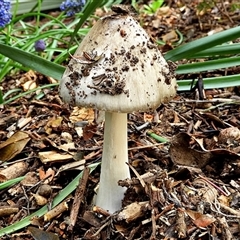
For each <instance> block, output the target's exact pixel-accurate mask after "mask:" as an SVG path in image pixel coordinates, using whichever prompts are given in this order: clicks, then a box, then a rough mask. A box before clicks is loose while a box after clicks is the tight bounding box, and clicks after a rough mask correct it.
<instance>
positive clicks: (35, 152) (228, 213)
mask: <svg viewBox="0 0 240 240" xmlns="http://www.w3.org/2000/svg"><path fill="white" fill-rule="evenodd" d="M165 2H166V3H167V4H166V6H165V7H164V8H162V9H160V10H159V11H158V12H157V13H156V14H154V15H152V16H150V15H147V14H144V13H142V14H141V15H140V16H138V19H139V20H140V22H142V24H143V27H144V28H145V29H146V30H147V31H148V33H149V34H151V35H152V37H153V38H154V39H155V40H162V39H164V40H165V41H166V44H165V45H164V46H161V50H162V51H163V52H166V51H167V50H169V49H171V48H174V47H175V46H177V45H178V44H180V43H182V42H189V41H192V40H194V39H198V38H200V37H203V36H206V35H208V34H212V33H215V32H218V31H222V30H224V29H228V28H231V27H233V26H237V25H239V21H240V18H239V10H235V11H230V7H231V6H230V5H229V4H228V2H225V1H217V2H219V3H218V4H215V5H214V6H211V7H209V8H203V9H201V11H200V9H199V8H200V6H201V5H200V3H199V1H186V0H185V1H183V0H182V1H165ZM233 2H234V1H230V3H233ZM99 14H102V11H99ZM176 29H177V30H178V31H179V32H180V33H181V34H182V35H183V36H184V38H183V39H180V35H179V33H178V32H177V31H176ZM179 41H181V42H179ZM231 71H235V72H237V71H239V69H237V68H235V69H229V70H228V71H217V72H211V73H210V74H211V76H214V74H227V73H228V72H231ZM208 74H209V73H208ZM185 77H186V76H177V78H178V79H183V78H185ZM188 78H189V79H191V78H192V79H195V78H196V76H191V75H188ZM199 81H201V78H199ZM26 82H29V84H30V85H31V84H33V82H34V83H35V84H36V85H37V86H42V85H44V84H48V83H52V82H53V79H51V78H48V77H46V76H42V75H41V74H39V73H36V72H33V71H29V72H27V73H16V74H14V75H9V76H7V77H6V78H5V80H4V81H3V82H2V89H3V92H7V91H9V90H10V89H15V88H19V87H20V88H23V87H24V86H25V87H26V85H24V84H25V83H26ZM201 91H202V94H203V96H204V98H203V99H202V98H201V96H202V95H201V92H200V93H199V91H197V90H196V89H194V90H193V91H189V92H179V93H178V94H177V96H176V97H175V98H174V99H173V100H172V101H171V102H170V103H169V104H164V105H161V106H160V107H159V108H158V109H156V111H155V112H148V113H138V112H136V113H131V114H129V116H128V146H129V163H130V166H131V167H130V168H131V177H132V178H131V179H127V180H122V181H120V182H119V184H120V185H121V186H125V187H126V188H127V192H126V194H125V198H124V199H123V207H124V208H123V209H122V210H120V211H119V212H116V213H114V214H112V215H110V214H109V213H108V212H106V211H105V210H104V209H100V208H97V207H95V208H92V206H91V202H92V198H93V196H94V194H95V188H96V187H97V184H98V180H99V173H100V166H97V167H96V169H95V170H93V171H92V172H91V173H90V171H89V169H88V168H91V166H92V165H93V164H95V163H97V162H100V160H101V153H102V144H103V127H104V122H103V119H102V113H101V112H97V111H94V110H93V109H85V108H77V107H71V106H68V105H66V104H64V103H63V102H62V100H61V99H60V97H59V95H58V89H57V87H55V88H49V89H44V90H43V91H42V92H37V93H32V94H29V95H27V96H25V97H22V98H20V99H17V100H15V101H14V102H11V103H10V104H7V105H5V106H1V108H0V158H1V160H2V161H3V163H2V164H1V166H0V180H1V181H4V180H6V179H9V178H15V177H17V176H26V177H25V179H24V180H23V181H22V182H21V184H16V185H14V186H13V187H9V188H7V189H4V190H0V205H1V206H0V209H5V208H10V210H9V211H13V213H11V214H7V213H6V212H5V213H4V214H5V215H4V214H3V215H1V216H0V227H1V228H4V227H6V226H9V225H11V224H14V223H16V222H18V221H19V220H21V219H23V218H24V217H26V216H28V215H29V214H31V213H33V212H35V211H36V210H37V209H39V208H41V206H42V205H44V204H47V205H48V207H49V210H50V209H51V203H52V200H53V199H54V197H55V196H56V195H57V194H58V193H59V191H60V190H61V189H63V188H65V187H66V186H67V185H68V184H69V183H70V182H71V181H72V180H73V179H74V178H75V177H76V176H77V175H78V174H79V173H80V171H83V176H84V177H83V179H82V181H80V183H79V186H78V190H77V191H75V192H73V193H72V194H71V195H69V196H68V198H67V199H65V200H64V201H63V206H62V207H63V208H62V210H61V211H60V212H59V213H58V214H57V215H56V216H53V217H51V216H49V215H48V216H47V217H46V216H44V218H43V217H42V218H39V219H35V218H34V219H32V220H31V226H32V227H30V228H28V229H27V228H24V229H22V230H20V231H17V232H15V233H13V234H10V235H9V236H4V237H2V238H1V239H25V240H27V239H57V238H55V236H53V235H44V234H48V233H49V232H52V233H56V234H57V235H58V236H59V239H91V240H95V239H128V240H131V239H151V240H154V239H172V240H174V239H199V240H200V239H201V240H205V239H216V240H217V239H239V238H240V231H239V218H240V211H239V208H240V205H239V202H240V201H239V199H240V192H239V191H240V181H239V179H240V171H239V164H240V162H239V160H240V157H239V156H240V155H239V154H240V130H239V129H240V115H239V112H240V105H239V103H240V88H239V87H233V88H228V89H211V90H204V88H203V89H201ZM40 93H44V95H43V96H42V97H41V98H36V96H39V94H40ZM199 95H200V97H199ZM151 133H155V134H157V135H159V136H162V137H164V138H166V139H167V140H168V141H167V142H165V143H161V142H159V141H158V140H156V138H154V136H153V135H151ZM9 139H11V140H9ZM85 167H87V168H85ZM74 199H80V200H79V201H78V204H80V210H79V212H75V215H74V210H73V209H75V208H74V206H75V204H76V203H75V202H74ZM42 201H43V202H42ZM16 209H17V210H16ZM14 211H15V212H14ZM0 214H1V213H0ZM73 215H74V217H75V218H76V223H75V226H73V227H69V226H70V225H69V222H71V221H72V216H73ZM70 216H71V217H70ZM39 229H40V230H43V231H40V230H39ZM33 237H34V238H33ZM47 237H48V238H47Z"/></svg>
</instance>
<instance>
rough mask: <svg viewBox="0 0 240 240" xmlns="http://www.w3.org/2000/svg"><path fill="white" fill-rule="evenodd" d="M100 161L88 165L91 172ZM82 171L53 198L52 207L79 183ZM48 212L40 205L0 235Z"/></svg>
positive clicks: (1, 230) (23, 225) (11, 231)
mask: <svg viewBox="0 0 240 240" xmlns="http://www.w3.org/2000/svg"><path fill="white" fill-rule="evenodd" d="M99 164H100V163H95V164H91V165H89V166H88V167H89V168H90V171H91V172H92V171H93V170H94V169H95V168H96V167H97V166H98V165H99ZM82 174H83V172H81V173H79V174H78V175H77V177H76V178H74V179H73V180H72V182H70V183H69V184H68V185H67V186H66V187H65V188H64V189H63V190H62V191H61V192H60V193H59V194H58V195H57V196H56V197H55V198H54V199H53V202H52V207H55V206H57V205H58V204H59V203H61V202H62V201H63V200H64V199H65V198H66V197H67V196H69V194H71V193H72V192H73V191H74V190H75V189H76V187H77V186H78V184H79V179H80V178H81V177H82ZM47 212H48V208H47V206H44V207H42V208H41V209H39V210H38V211H36V212H34V213H32V214H31V215H29V216H27V217H25V218H24V219H22V220H20V221H19V222H16V223H14V224H12V225H10V226H8V227H5V228H2V229H0V237H2V236H4V235H6V234H11V233H13V232H16V231H18V230H20V229H22V228H24V227H27V226H28V225H29V224H30V223H31V219H32V218H33V217H41V216H43V215H44V214H45V213H47Z"/></svg>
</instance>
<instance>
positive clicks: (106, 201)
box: [96, 112, 130, 213]
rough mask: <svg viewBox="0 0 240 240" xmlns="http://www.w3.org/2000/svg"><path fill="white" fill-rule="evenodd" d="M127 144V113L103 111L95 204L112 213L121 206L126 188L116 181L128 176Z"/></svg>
mask: <svg viewBox="0 0 240 240" xmlns="http://www.w3.org/2000/svg"><path fill="white" fill-rule="evenodd" d="M126 162H128V146H127V113H115V112H114V113H113V112H105V128H104V143H103V154H102V164H101V174H100V183H99V190H98V193H97V196H96V205H97V206H99V207H101V208H103V209H105V210H108V211H109V212H110V213H113V212H115V211H117V210H119V209H121V206H122V199H123V197H124V193H125V191H126V188H123V187H120V186H118V181H119V180H122V179H126V178H130V172H129V167H128V165H127V164H126Z"/></svg>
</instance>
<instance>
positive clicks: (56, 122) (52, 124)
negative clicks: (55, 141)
mask: <svg viewBox="0 0 240 240" xmlns="http://www.w3.org/2000/svg"><path fill="white" fill-rule="evenodd" d="M62 120H63V118H62V117H53V118H51V119H50V120H49V121H48V123H47V124H46V126H45V127H44V128H45V131H46V133H48V134H51V133H52V129H53V128H57V127H60V126H61V124H62Z"/></svg>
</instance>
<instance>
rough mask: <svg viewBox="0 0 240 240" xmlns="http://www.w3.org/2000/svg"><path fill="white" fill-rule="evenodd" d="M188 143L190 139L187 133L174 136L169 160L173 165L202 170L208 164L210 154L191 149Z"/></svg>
mask: <svg viewBox="0 0 240 240" xmlns="http://www.w3.org/2000/svg"><path fill="white" fill-rule="evenodd" d="M190 141H191V137H190V136H189V135H188V134H187V133H179V134H177V135H176V136H174V137H173V139H172V141H171V146H170V149H169V153H170V156H171V159H172V161H173V162H174V163H175V164H179V165H185V166H190V167H200V168H202V167H203V166H205V165H206V164H207V163H208V161H209V159H210V157H211V153H209V152H200V151H197V150H194V149H191V148H190V145H189V142H190Z"/></svg>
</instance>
